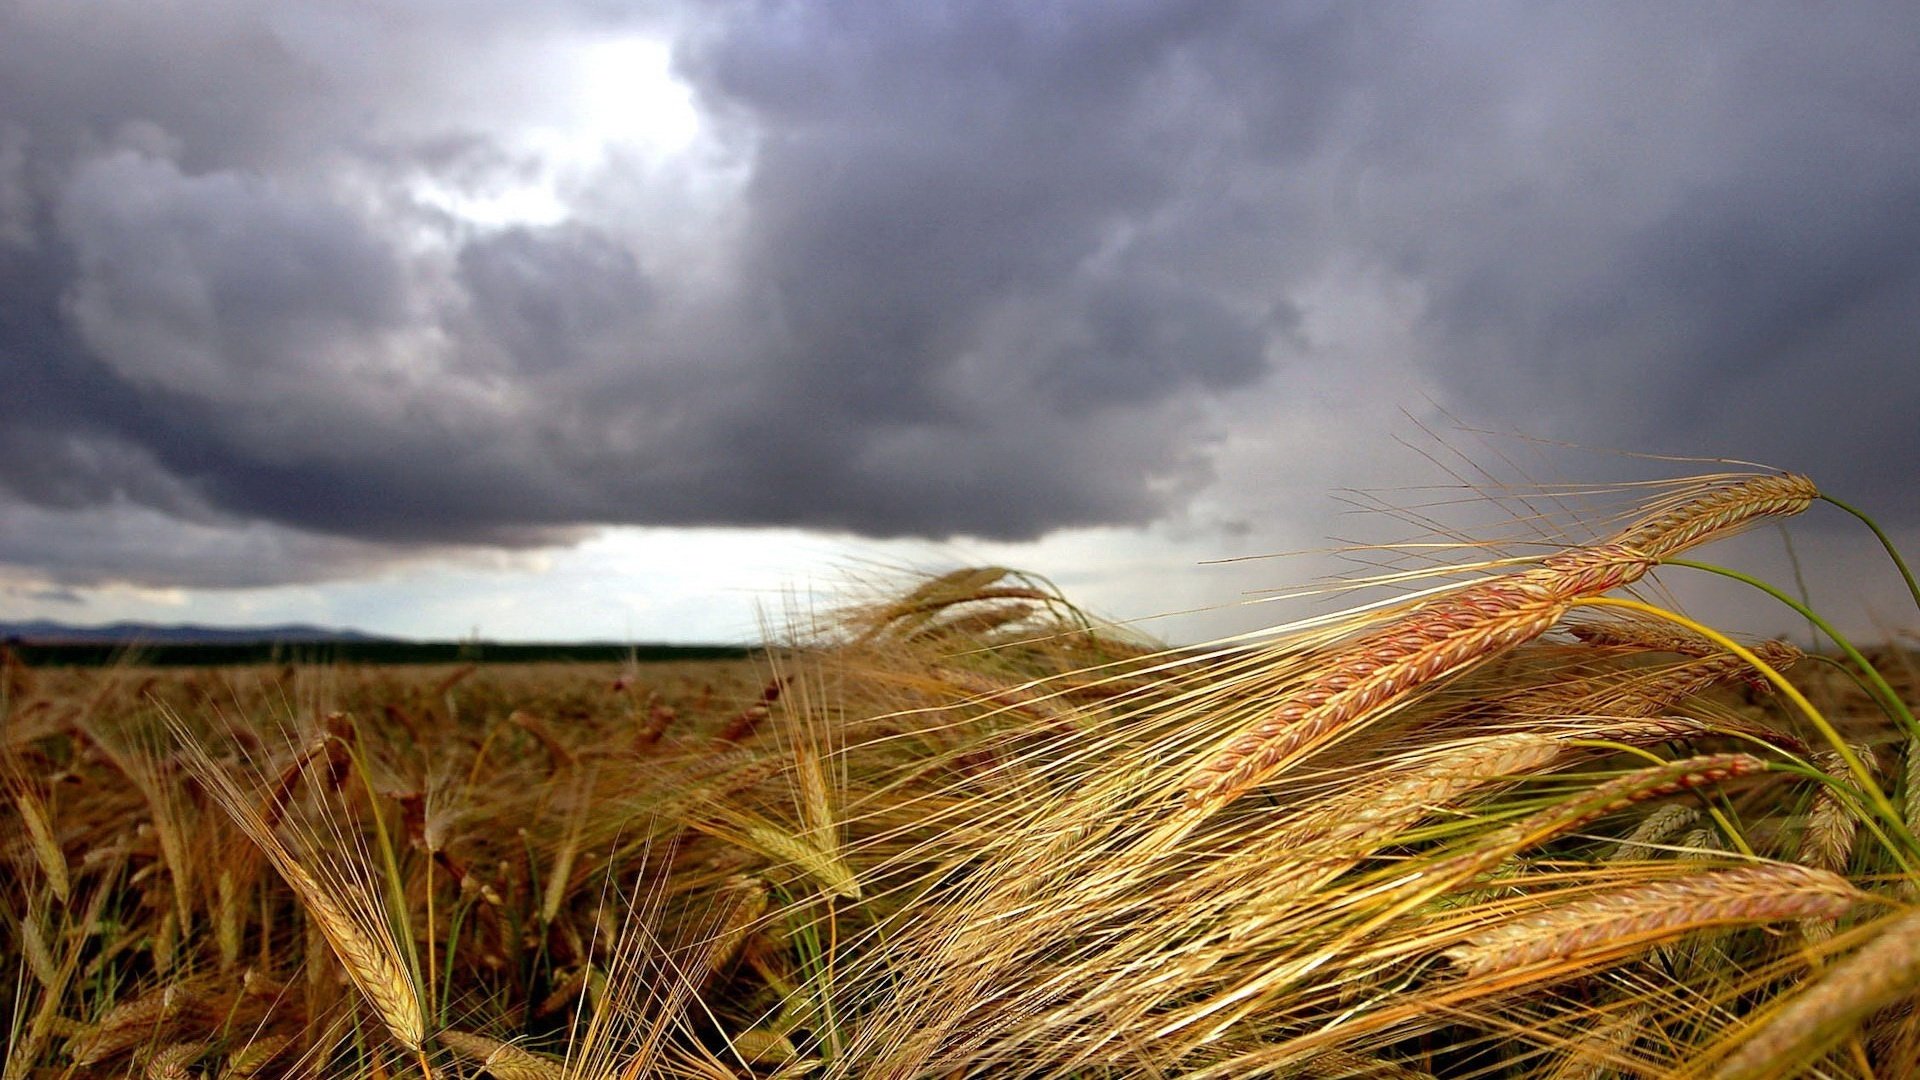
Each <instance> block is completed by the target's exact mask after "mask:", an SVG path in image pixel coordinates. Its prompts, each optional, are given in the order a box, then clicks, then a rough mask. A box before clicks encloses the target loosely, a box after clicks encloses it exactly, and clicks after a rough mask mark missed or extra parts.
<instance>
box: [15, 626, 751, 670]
mask: <svg viewBox="0 0 1920 1080" xmlns="http://www.w3.org/2000/svg"><path fill="white" fill-rule="evenodd" d="M0 646H3V647H4V648H3V650H0V651H4V654H5V655H7V656H10V657H12V658H13V659H14V660H18V661H21V662H24V663H26V664H28V665H30V666H39V665H42V664H51V665H56V666H62V667H65V666H71V665H79V666H91V665H97V664H114V663H124V662H127V661H129V660H136V661H137V662H138V663H140V664H143V665H153V666H159V667H176V666H192V667H202V666H217V665H223V664H267V663H274V664H279V663H289V662H299V663H354V664H466V663H479V664H513V663H523V664H524V663H541V662H547V661H576V662H583V663H621V662H628V661H642V662H652V661H661V662H667V661H685V660H738V659H741V658H744V657H747V656H750V655H752V654H753V653H754V652H755V651H757V649H758V646H754V645H693V644H688V645H669V644H665V643H661V642H625V643H616V642H605V641H597V642H596V641H587V642H505V643H503V642H495V641H409V640H406V639H404V638H387V637H378V636H375V635H373V634H364V633H361V632H360V631H358V630H329V629H327V628H325V627H321V626H309V625H306V624H302V623H283V624H281V625H278V626H193V625H163V624H159V623H138V622H119V623H109V624H107V625H105V626H71V625H68V624H66V623H59V622H51V621H48V620H45V619H37V620H34V621H31V622H0Z"/></svg>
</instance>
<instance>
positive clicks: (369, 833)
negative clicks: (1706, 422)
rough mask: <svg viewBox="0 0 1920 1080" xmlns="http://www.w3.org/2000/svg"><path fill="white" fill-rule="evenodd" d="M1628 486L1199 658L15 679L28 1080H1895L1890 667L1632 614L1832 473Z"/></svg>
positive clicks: (1908, 1047)
mask: <svg viewBox="0 0 1920 1080" xmlns="http://www.w3.org/2000/svg"><path fill="white" fill-rule="evenodd" d="M1637 497H1638V498H1639V499H1640V500H1641V501H1640V502H1639V503H1638V504H1637V505H1636V506H1634V507H1631V508H1629V509H1627V510H1625V511H1624V512H1622V513H1619V514H1613V515H1607V514H1599V513H1597V512H1593V511H1586V512H1583V513H1582V514H1581V515H1576V516H1575V517H1573V518H1572V519H1570V520H1569V521H1567V522H1564V523H1563V526H1564V528H1563V529H1562V530H1561V531H1560V532H1559V533H1557V534H1556V536H1558V537H1559V539H1558V540H1557V542H1556V543H1555V544H1554V545H1553V546H1551V547H1549V548H1547V549H1546V550H1545V552H1544V553H1542V551H1541V549H1540V548H1539V546H1538V545H1537V544H1536V545H1535V547H1533V548H1532V549H1529V552H1528V553H1525V554H1521V555H1514V556H1508V555H1504V554H1502V553H1500V552H1498V551H1496V550H1494V549H1492V548H1490V547H1463V548H1460V549H1458V550H1460V551H1462V552H1465V553H1467V554H1469V555H1471V556H1472V557H1473V558H1474V559H1476V560H1477V561H1473V562H1470V563H1468V562H1452V563H1447V564H1445V565H1439V566H1435V565H1431V564H1429V563H1426V562H1424V561H1419V560H1425V559H1427V558H1429V557H1431V556H1432V554H1433V553H1434V552H1433V549H1432V548H1419V549H1410V552H1409V555H1408V561H1406V562H1403V563H1390V564H1388V563H1383V564H1382V565H1381V567H1380V568H1379V572H1378V574H1376V575H1375V577H1374V579H1373V581H1372V584H1373V585H1374V586H1375V587H1378V588H1386V589H1390V590H1394V591H1395V595H1393V596H1391V597H1390V598H1389V599H1388V600H1386V601H1376V602H1374V603H1372V604H1371V605H1367V606H1358V607H1354V608H1351V609H1349V610H1348V611H1346V612H1345V613H1342V614H1337V615H1329V616H1327V617H1325V618H1323V619H1319V620H1315V621H1314V622H1312V623H1310V624H1305V625H1300V626H1296V627H1292V628H1289V629H1287V630H1286V631H1284V632H1276V633H1274V634H1271V635H1266V636H1263V637H1261V638H1259V639H1257V640H1250V641H1245V642H1236V643H1227V644H1223V645H1219V646H1214V647H1210V648H1205V649H1186V650H1163V649H1161V648H1159V647H1157V646H1155V645H1154V644H1153V643H1151V642H1147V641H1144V640H1141V639H1139V638H1137V637H1135V636H1133V635H1130V634H1127V633H1124V632H1121V631H1118V630H1114V629H1111V628H1108V627H1104V626H1102V625H1100V624H1098V623H1097V622H1095V621H1093V620H1091V619H1089V618H1088V617H1087V616H1085V615H1084V614H1083V613H1082V612H1080V611H1079V610H1078V609H1076V608H1075V607H1073V606H1072V605H1071V604H1070V603H1069V602H1068V601H1067V600H1066V599H1065V598H1062V597H1060V596H1058V595H1057V594H1056V593H1055V592H1054V591H1053V590H1052V589H1051V588H1050V587H1048V586H1047V585H1046V583H1044V582H1041V581H1038V580H1035V579H1031V578H1028V577H1025V576H1022V575H1019V574H1016V573H1012V572H1009V571H1006V570H1003V569H999V568H986V569H980V570H968V571H956V572H954V573H950V574H947V575H944V576H942V577H939V578H934V579H930V580H926V581H923V582H920V583H917V584H913V585H910V586H907V587H904V588H902V589H901V590H900V591H899V592H898V593H897V594H895V595H893V596H890V597H880V598H876V599H872V600H870V601H868V602H866V603H863V604H855V605H850V606H849V607H847V608H846V609H844V610H843V611H840V612H838V613H835V614H834V615H832V616H830V617H828V618H826V619H824V620H822V622H821V624H820V625H817V626H807V627H801V628H796V631H795V636H794V641H793V642H792V643H791V644H790V646H789V647H786V648H783V649H780V650H777V651H773V652H770V653H768V654H767V655H766V656H764V657H761V658H757V659H749V660H736V661H714V662H706V663H687V664H674V665H632V666H622V665H561V664H553V665H485V666H479V667H471V666H459V667H454V666H446V667H426V668H423V667H410V668H386V667H351V666H329V667H319V666H304V667H303V666H290V667H274V666H265V667H238V668H203V669H165V670H161V669H141V668H133V667H119V668H110V669H104V670H71V669H33V668H29V667H27V666H25V665H23V664H20V663H18V662H9V663H8V664H7V666H6V668H5V672H4V701H3V702H0V708H3V709H4V712H3V713H0V715H4V721H5V726H4V728H3V729H0V732H3V734H0V771H3V773H4V781H5V795H6V801H7V803H8V804H9V811H8V814H7V816H5V817H0V858H4V859H5V861H6V863H7V866H8V872H7V874H6V876H5V879H4V883H3V884H0V895H4V897H5V900H4V906H5V912H6V916H7V919H6V928H5V934H6V937H5V948H4V951H0V963H4V964H5V966H6V970H7V972H8V974H9V976H10V977H9V978H8V980H7V982H6V985H5V987H4V989H0V1009H4V1010H5V1019H4V1023H5V1029H6V1034H7V1046H8V1050H7V1054H6V1062H5V1077H6V1080H16V1078H19V1080H25V1078H29V1077H33V1078H50V1077H63V1076H96V1075H97V1076H122V1075H136V1076H147V1077H191V1076H208V1077H215V1076H217V1077H242V1076H258V1077H280V1076H302V1077H306V1076H313V1077H324V1078H333V1077H343V1078H344V1077H380V1076H399V1075H416V1076H417V1075H420V1074H421V1073H431V1074H434V1075H439V1076H454V1077H472V1076H480V1075H491V1076H493V1077H496V1078H498V1080H523V1078H527V1080H533V1078H547V1077H555V1078H558V1077H572V1078H581V1080H601V1078H616V1077H617V1078H621V1080H628V1078H639V1077H655V1076H664V1077H715V1078H718V1077H747V1076H783V1077H800V1076H817V1077H888V1078H901V1080H906V1078H914V1077H942V1078H962V1077H1027V1076H1033V1077H1042V1076H1048V1077H1051V1076H1059V1077H1087V1078H1107V1077H1140V1078H1158V1077H1189V1078H1223V1080H1224V1078H1233V1077H1247V1076H1283V1077H1295V1076H1297V1077H1335V1076H1351V1077H1412V1076H1428V1075H1430V1076H1447V1077H1469V1076H1484V1077H1523V1076H1524V1077H1601V1076H1670V1075H1698V1076H1714V1077H1727V1078H1734V1077H1752V1078H1758V1077H1776V1076H1791V1075H1807V1076H1832V1077H1900V1076H1909V1075H1914V1070H1913V1064H1912V1063H1913V1062H1915V1061H1916V1060H1920V1014H1917V1013H1916V1011H1915V1008H1914V1006H1915V1003H1916V999H1917V998H1920V908H1916V907H1915V906H1914V901H1915V898H1916V897H1917V896H1920V841H1916V838H1915V830H1916V826H1917V825H1920V790H1916V789H1917V788H1920V754H1916V753H1915V752H1913V750H1912V749H1911V748H1912V747H1913V746H1914V745H1915V738H1916V736H1917V735H1920V730H1917V729H1916V728H1915V725H1914V721H1913V718H1912V715H1911V712H1910V708H1909V705H1910V703H1911V702H1912V701H1913V700H1914V698H1915V691H1916V688H1917V687H1916V678H1915V675H1914V666H1913V660H1912V658H1911V657H1910V656H1909V655H1907V654H1906V653H1904V652H1893V651H1886V650H1880V651H1878V652H1877V653H1876V654H1875V655H1872V656H1868V655H1863V654H1861V653H1858V652H1855V651H1851V649H1850V646H1847V645H1846V644H1845V643H1844V642H1837V641H1829V642H1828V643H1827V645H1828V646H1830V652H1827V653H1823V654H1822V655H1818V656H1812V657H1808V656H1803V655H1802V654H1801V653H1800V652H1799V650H1797V649H1795V648H1794V647H1792V646H1790V645H1787V644H1785V643H1781V642H1753V641H1747V640H1745V639H1743V638H1739V637H1738V635H1734V636H1731V637H1729V636H1724V635H1723V634H1722V632H1721V631H1720V630H1716V629H1714V628H1709V627H1703V626H1699V625H1698V624H1692V623H1690V622H1689V621H1688V620H1686V619H1685V618H1684V616H1680V615H1678V613H1676V612H1674V611H1672V610H1671V609H1670V606H1665V605H1662V604H1660V603H1659V602H1658V600H1659V597H1660V596H1661V595H1662V594H1661V593H1660V591H1659V590H1658V589H1657V588H1655V587H1652V586H1653V581H1654V579H1653V577H1652V574H1653V572H1654V571H1655V570H1656V569H1663V568H1664V570H1665V571H1666V572H1696V573H1703V572H1710V570H1709V569H1707V568H1703V567H1699V566H1696V565H1694V564H1692V563H1691V562H1690V560H1691V559H1693V558H1694V557H1695V556H1694V555H1693V551H1694V549H1696V548H1698V547H1700V546H1702V545H1705V544H1708V543H1710V542H1711V541H1713V540H1715V539H1718V538H1719V537H1721V536H1724V535H1726V534H1728V533H1730V532H1733V531H1735V530H1737V529H1739V528H1742V527H1744V526H1747V525H1749V524H1751V523H1753V522H1756V521H1760V520H1765V519H1773V518H1780V517H1786V516H1791V515H1793V514H1797V513H1800V512H1802V511H1804V510H1806V509H1807V508H1808V507H1809V505H1810V504H1812V503H1813V502H1814V501H1815V500H1816V499H1817V498H1818V497H1819V496H1818V493H1817V492H1816V491H1814V490H1813V488H1812V487H1811V485H1810V484H1809V483H1808V482H1807V481H1805V480H1802V479H1800V478H1798V477H1791V476H1774V475H1756V476H1744V477H1715V478H1704V479H1699V480H1693V481H1686V482H1681V483H1676V484H1674V485H1671V486H1669V487H1664V488H1651V489H1644V488H1643V489H1640V490H1639V492H1638V495H1637ZM1583 520H1584V521H1588V522H1600V523H1602V524H1600V525H1596V526H1594V527H1593V528H1592V529H1591V530H1590V535H1579V534H1577V531H1576V530H1577V526H1578V524H1579V522H1580V521H1583ZM1607 523H1610V524H1607ZM1891 573H1892V571H1890V574H1891ZM1891 580H1895V581H1897V580H1898V576H1897V575H1894V576H1893V577H1892V578H1891ZM1729 584H1730V586H1735V587H1746V584H1745V583H1734V582H1730V583H1729ZM1636 589H1638V590H1642V592H1640V593H1636V592H1635V591H1634V590H1636ZM1370 595H1377V594H1370ZM1636 595H1638V596H1642V597H1644V598H1647V599H1651V600H1652V601H1653V602H1652V603H1648V602H1645V601H1644V600H1636V599H1633V597H1635V596H1636ZM1783 602H1787V603H1791V601H1788V600H1786V599H1785V598H1784V597H1783Z"/></svg>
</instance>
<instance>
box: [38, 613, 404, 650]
mask: <svg viewBox="0 0 1920 1080" xmlns="http://www.w3.org/2000/svg"><path fill="white" fill-rule="evenodd" d="M0 640H4V641H21V642H26V643H28V644H33V645H256V644H281V645H318V644H342V643H352V644H375V643H382V642H391V641H394V640H395V639H393V638H385V637H379V636H377V635H374V634H363V633H361V632H360V631H358V630H329V629H327V628H326V627H323V626H309V625H307V624H305V623H282V624H280V625H277V626H196V625H193V624H190V623H175V624H170V625H169V624H161V623H143V622H117V623H107V624H105V625H102V626H73V625H70V624H68V623H62V622H53V621H51V620H48V619H35V620H32V621H30V622H0Z"/></svg>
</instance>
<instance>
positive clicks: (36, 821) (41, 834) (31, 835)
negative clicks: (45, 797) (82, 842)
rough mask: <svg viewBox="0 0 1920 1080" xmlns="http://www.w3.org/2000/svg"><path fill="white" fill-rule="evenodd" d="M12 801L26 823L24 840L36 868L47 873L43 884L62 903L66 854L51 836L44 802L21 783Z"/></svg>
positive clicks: (65, 873)
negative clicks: (30, 851)
mask: <svg viewBox="0 0 1920 1080" xmlns="http://www.w3.org/2000/svg"><path fill="white" fill-rule="evenodd" d="M13 801H14V805H16V806H18V807H19V808H20V820H21V821H22V822H23V823H24V824H25V825H26V826H27V840H28V842H29V846H31V847H32V848H33V857H34V859H35V861H37V862H38V863H39V864H40V872H41V873H43V874H45V875H46V877H47V887H48V888H50V889H52V890H53V895H54V897H55V898H56V899H58V900H59V901H60V903H61V904H62V905H65V904H66V902H67V893H68V887H69V879H68V875H67V857H66V855H65V854H63V853H62V852H61V850H60V842H59V841H58V840H56V839H55V838H54V832H53V822H52V820H51V818H50V817H49V815H48V814H47V807H46V804H45V803H43V802H41V801H40V795H39V793H38V792H36V791H34V790H33V789H32V788H29V787H25V786H22V787H21V788H20V789H19V790H17V791H15V792H14V795H13Z"/></svg>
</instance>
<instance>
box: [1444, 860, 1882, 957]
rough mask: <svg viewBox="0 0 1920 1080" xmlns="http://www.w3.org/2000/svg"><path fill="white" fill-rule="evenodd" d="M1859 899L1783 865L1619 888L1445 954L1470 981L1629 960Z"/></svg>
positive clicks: (1504, 926) (1829, 877)
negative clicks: (1557, 963) (1680, 942)
mask: <svg viewBox="0 0 1920 1080" xmlns="http://www.w3.org/2000/svg"><path fill="white" fill-rule="evenodd" d="M1861 896H1862V894H1861V893H1860V891H1859V890H1858V889H1855V888H1854V887H1853V886H1852V885H1851V884H1849V883H1848V882H1847V879H1845V878H1843V877H1841V876H1839V875H1838V874H1833V873H1829V872H1827V871H1825V870H1815V869H1811V868H1809V867H1804V866H1794V865H1792V864H1788V863H1781V864H1776V865H1770V866H1756V867H1744V868H1741V869H1737V870H1723V871H1715V872H1709V873H1702V874H1695V875H1691V876H1688V877H1685V878H1680V879H1677V880H1674V881H1660V882H1654V883H1651V884H1646V885H1636V886H1631V887H1628V888H1623V889H1618V890H1614V891H1612V892H1610V893H1607V894H1604V895H1600V896H1594V897H1590V898H1587V899H1584V900H1578V901H1574V902H1572V903H1568V904H1564V905H1560V906H1557V907H1554V908H1550V909H1548V910H1545V911H1541V912H1537V913H1535V914H1530V915H1525V916H1521V917H1519V918H1515V919H1509V920H1507V921H1506V922H1503V923H1501V924H1499V925H1497V926H1494V927H1492V928H1491V929H1489V930H1487V931H1485V932H1483V933H1480V934H1476V935H1475V936H1474V937H1473V938H1472V939H1470V940H1469V941H1468V942H1467V943H1465V944H1463V945H1459V946H1456V947H1455V948H1452V949H1449V950H1447V951H1446V952H1445V953H1443V954H1441V955H1442V956H1444V957H1445V958H1446V959H1447V960H1449V961H1451V962H1452V963H1453V964H1454V965H1455V966H1456V967H1458V968H1460V969H1461V971H1462V972H1463V973H1465V974H1466V975H1468V976H1483V975H1492V974H1496V973H1499V972H1504V971H1510V970H1512V969H1514V968H1518V967H1524V966H1526V965H1529V964H1538V963H1544V962H1547V961H1552V960H1564V959H1567V958H1569V957H1575V956H1582V957H1585V956H1597V955H1626V954H1631V953H1634V952H1638V951H1640V950H1641V949H1646V948H1651V947H1652V946H1654V945H1657V944H1660V943H1661V942H1663V941H1667V940H1671V939H1673V938H1676V937H1680V936H1682V935H1685V934H1690V933H1693V932H1694V931H1696V930H1703V929H1706V928H1708V927H1715V926H1748V925H1754V924H1759V923H1769V922H1777V921H1780V920H1783V919H1832V918H1838V917H1839V916H1841V915H1844V914H1845V913H1846V912H1847V911H1848V910H1849V909H1851V908H1852V907H1853V905H1854V904H1855V903H1856V902H1858V901H1859V900H1860V898H1861Z"/></svg>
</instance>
